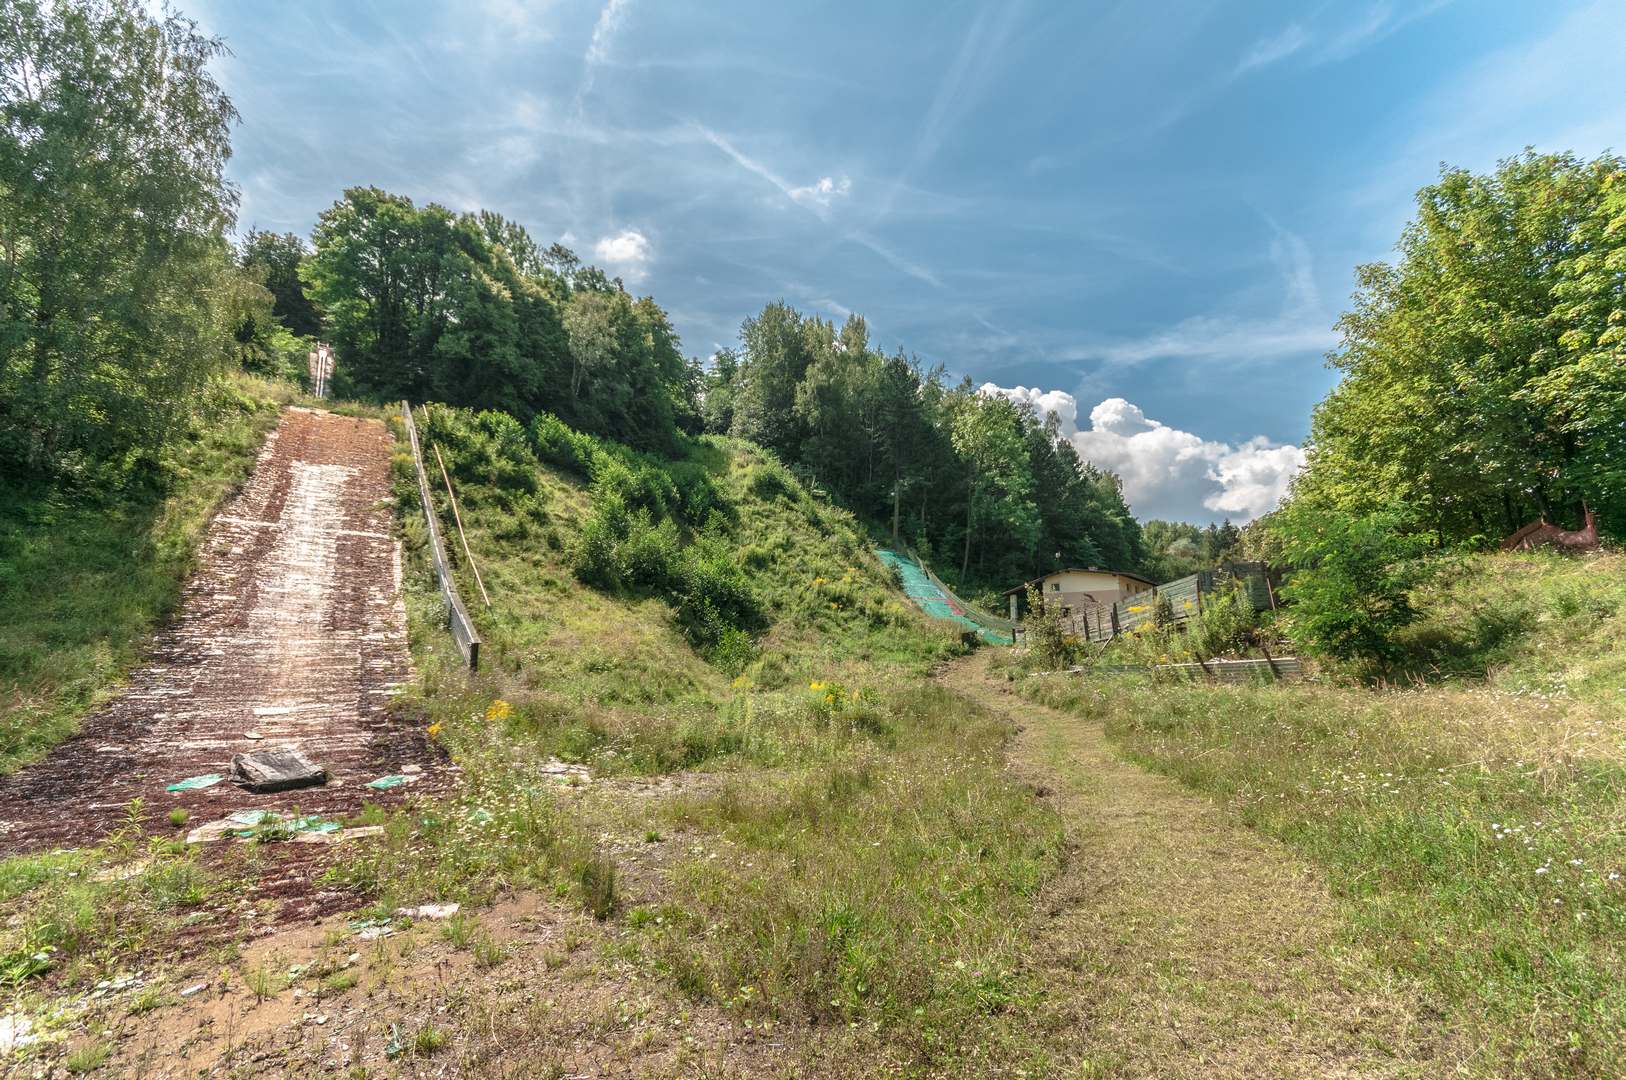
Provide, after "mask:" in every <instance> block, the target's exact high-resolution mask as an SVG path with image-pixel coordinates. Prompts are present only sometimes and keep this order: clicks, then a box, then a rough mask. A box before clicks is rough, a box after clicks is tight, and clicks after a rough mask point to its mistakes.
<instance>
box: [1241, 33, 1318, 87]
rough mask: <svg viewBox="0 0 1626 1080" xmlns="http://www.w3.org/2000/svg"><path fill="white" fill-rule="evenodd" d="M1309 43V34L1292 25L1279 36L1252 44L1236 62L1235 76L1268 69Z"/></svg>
mask: <svg viewBox="0 0 1626 1080" xmlns="http://www.w3.org/2000/svg"><path fill="white" fill-rule="evenodd" d="M1309 43H1310V32H1309V31H1308V30H1306V29H1304V27H1302V26H1300V25H1299V24H1298V23H1293V24H1291V25H1289V26H1288V27H1287V28H1286V29H1284V30H1283V31H1282V32H1281V33H1279V34H1272V35H1271V36H1270V37H1267V38H1260V39H1259V40H1258V41H1256V42H1254V43H1253V47H1252V48H1251V49H1249V50H1248V51H1247V53H1246V54H1245V55H1244V56H1243V57H1242V59H1241V60H1240V61H1238V62H1237V65H1236V72H1235V74H1237V75H1245V74H1247V73H1248V72H1250V71H1252V70H1253V69H1254V68H1261V67H1268V66H1269V65H1271V64H1274V63H1276V62H1277V61H1279V60H1286V59H1287V58H1288V57H1289V56H1292V55H1293V54H1294V53H1296V52H1298V51H1299V50H1301V49H1303V48H1304V47H1305V46H1306V45H1308V44H1309Z"/></svg>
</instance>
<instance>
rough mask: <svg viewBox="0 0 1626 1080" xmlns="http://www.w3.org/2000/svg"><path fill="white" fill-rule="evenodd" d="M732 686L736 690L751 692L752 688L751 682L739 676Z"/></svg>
mask: <svg viewBox="0 0 1626 1080" xmlns="http://www.w3.org/2000/svg"><path fill="white" fill-rule="evenodd" d="M732 685H733V687H734V689H736V690H749V689H750V688H751V680H750V679H748V678H746V677H745V676H744V675H737V676H735V678H734V682H733V684H732Z"/></svg>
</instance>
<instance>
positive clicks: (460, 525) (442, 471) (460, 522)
mask: <svg viewBox="0 0 1626 1080" xmlns="http://www.w3.org/2000/svg"><path fill="white" fill-rule="evenodd" d="M434 449H435V463H436V464H437V465H439V466H440V478H441V479H442V480H444V481H446V496H447V498H449V499H451V501H452V520H453V521H455V522H457V538H458V539H459V540H461V541H463V556H464V558H466V559H468V560H469V569H470V570H473V571H474V583H475V584H476V585H478V586H480V599H482V600H484V601H485V602H486V607H488V608H489V607H491V597H489V596H487V595H486V583H485V582H483V581H481V580H480V568H479V567H478V566H476V565H475V564H474V552H472V551H470V550H469V538H468V537H467V536H464V535H463V515H462V514H460V513H458V512H457V495H456V493H455V492H453V491H452V478H451V477H450V476H448V475H447V474H446V462H445V460H444V459H442V458H441V456H440V447H438V446H437V447H435V448H434Z"/></svg>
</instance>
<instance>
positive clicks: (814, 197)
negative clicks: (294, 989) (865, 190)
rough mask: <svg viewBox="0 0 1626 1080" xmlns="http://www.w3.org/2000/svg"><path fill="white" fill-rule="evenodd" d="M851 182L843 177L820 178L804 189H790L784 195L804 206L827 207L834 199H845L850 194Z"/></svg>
mask: <svg viewBox="0 0 1626 1080" xmlns="http://www.w3.org/2000/svg"><path fill="white" fill-rule="evenodd" d="M852 189H853V182H852V181H851V180H850V179H848V178H847V177H845V176H843V177H842V178H841V179H840V180H836V179H834V178H833V177H829V176H821V177H819V178H818V179H817V180H815V181H814V182H813V183H811V184H808V185H806V186H805V187H796V188H791V189H790V190H789V191H787V192H786V193H785V194H787V195H789V196H790V197H791V198H793V199H795V200H796V201H797V202H799V203H802V204H803V205H804V206H805V205H807V204H809V203H813V204H816V205H818V206H829V205H830V203H831V202H832V201H833V200H835V199H841V198H846V197H847V196H848V195H850V194H851V193H852Z"/></svg>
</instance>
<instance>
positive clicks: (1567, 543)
mask: <svg viewBox="0 0 1626 1080" xmlns="http://www.w3.org/2000/svg"><path fill="white" fill-rule="evenodd" d="M1585 509H1586V520H1585V522H1584V523H1583V524H1582V526H1581V527H1580V528H1579V529H1573V530H1572V529H1560V528H1559V527H1558V526H1557V525H1553V524H1551V523H1550V522H1548V520H1547V519H1546V518H1544V517H1543V518H1537V519H1536V520H1535V521H1532V522H1531V523H1530V524H1528V525H1526V526H1525V527H1524V528H1522V529H1520V530H1519V531H1518V532H1516V533H1514V534H1513V535H1512V536H1509V537H1508V538H1507V539H1506V540H1503V541H1502V550H1503V551H1535V550H1537V549H1538V548H1553V549H1556V550H1558V551H1596V550H1597V548H1598V544H1599V540H1598V516H1597V515H1596V514H1594V513H1593V512H1592V508H1591V507H1590V506H1589V507H1586V508H1585Z"/></svg>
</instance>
